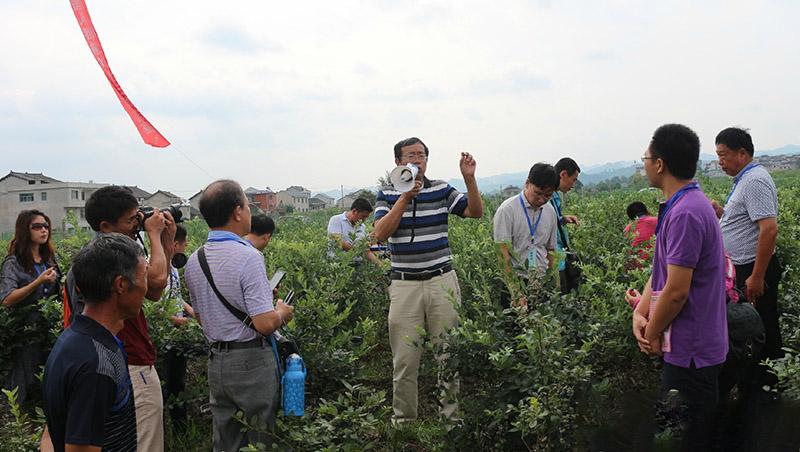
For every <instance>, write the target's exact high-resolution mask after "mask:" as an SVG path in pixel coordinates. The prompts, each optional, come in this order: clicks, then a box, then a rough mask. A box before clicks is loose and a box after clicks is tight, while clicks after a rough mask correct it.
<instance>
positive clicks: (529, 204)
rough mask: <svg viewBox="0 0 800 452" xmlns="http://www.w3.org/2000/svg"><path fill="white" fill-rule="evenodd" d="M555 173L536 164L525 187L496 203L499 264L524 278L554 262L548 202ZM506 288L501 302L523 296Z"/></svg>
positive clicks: (554, 224)
mask: <svg viewBox="0 0 800 452" xmlns="http://www.w3.org/2000/svg"><path fill="white" fill-rule="evenodd" d="M558 183H559V180H558V175H557V174H556V172H555V169H554V168H553V166H552V165H549V164H547V163H537V164H535V165H533V167H531V170H530V172H529V173H528V178H527V179H526V180H525V189H524V190H522V192H520V193H519V194H516V195H514V196H512V197H510V198H508V199H506V200H505V201H503V203H502V204H500V207H498V208H497V212H495V214H494V241H495V243H497V246H498V248H499V251H500V259H501V262H500V263H501V266H502V267H503V269H504V270H505V271H506V272H507V273H510V272H511V269H512V268H513V269H514V270H515V271H516V272H517V274H519V275H520V276H522V277H523V279H527V278H528V275H530V274H531V273H532V272H535V273H536V274H539V275H542V274H544V273H545V272H546V271H547V267H548V266H550V265H552V264H553V263H554V259H553V257H552V256H551V255H550V251H553V250H555V247H556V229H557V221H558V220H557V216H556V212H555V209H554V208H553V206H552V205H550V204H549V203H548V201H549V200H550V197H551V196H552V195H553V192H554V191H555V190H556V189H557V188H558ZM511 292H515V291H514V290H510V291H509V293H505V292H504V293H503V294H501V295H502V296H501V300H500V301H501V304H502V305H503V307H508V305H509V301H510V300H512V299H513V300H520V302H521V303H522V300H523V299H524V297H523V296H522V294H519V293H511Z"/></svg>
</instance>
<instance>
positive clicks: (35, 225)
mask: <svg viewBox="0 0 800 452" xmlns="http://www.w3.org/2000/svg"><path fill="white" fill-rule="evenodd" d="M31 229H33V230H34V231H38V230H40V229H47V230H48V231H49V230H50V225H49V224H48V223H31Z"/></svg>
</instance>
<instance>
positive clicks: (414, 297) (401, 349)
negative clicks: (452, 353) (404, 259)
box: [389, 271, 461, 422]
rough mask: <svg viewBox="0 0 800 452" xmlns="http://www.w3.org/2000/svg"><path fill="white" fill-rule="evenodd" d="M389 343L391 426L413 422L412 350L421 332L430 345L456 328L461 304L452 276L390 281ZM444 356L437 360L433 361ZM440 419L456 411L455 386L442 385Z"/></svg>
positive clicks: (415, 356) (415, 352)
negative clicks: (391, 385)
mask: <svg viewBox="0 0 800 452" xmlns="http://www.w3.org/2000/svg"><path fill="white" fill-rule="evenodd" d="M389 298H390V300H391V304H390V305H389V343H390V345H391V347H392V365H393V368H394V370H393V374H392V383H393V393H392V408H393V410H394V417H393V420H394V421H395V422H407V421H411V420H414V419H416V418H417V377H418V376H419V360H420V357H421V355H422V349H421V348H420V347H419V346H415V345H414V343H415V342H416V343H419V341H420V335H419V333H418V331H417V328H425V330H426V331H427V334H428V337H429V338H430V340H431V341H433V342H434V343H436V342H438V341H441V337H440V335H441V334H442V333H443V332H444V331H445V330H446V329H449V328H452V327H454V326H456V325H457V324H458V315H457V314H456V311H455V307H454V306H455V304H458V305H460V304H461V289H460V288H459V287H458V278H457V277H456V272H454V271H450V272H448V273H445V274H444V275H440V276H436V277H434V278H431V279H429V280H427V281H402V280H393V281H392V284H391V285H390V286H389ZM443 358H444V356H437V357H436V359H437V360H441V359H443ZM443 386H444V388H445V394H443V397H442V400H441V402H442V415H444V416H445V417H448V418H451V417H452V416H453V414H454V413H455V411H456V409H457V408H458V404H457V403H456V402H455V401H454V400H455V396H456V393H457V392H458V382H457V381H456V382H447V383H444V384H443Z"/></svg>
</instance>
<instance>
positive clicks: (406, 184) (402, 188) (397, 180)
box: [389, 163, 419, 193]
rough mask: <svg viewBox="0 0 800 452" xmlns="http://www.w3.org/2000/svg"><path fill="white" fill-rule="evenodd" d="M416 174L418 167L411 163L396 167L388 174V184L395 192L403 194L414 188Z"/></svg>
mask: <svg viewBox="0 0 800 452" xmlns="http://www.w3.org/2000/svg"><path fill="white" fill-rule="evenodd" d="M418 173H419V167H418V166H417V165H415V164H413V163H409V164H408V165H404V166H398V167H397V168H395V169H393V170H392V172H391V173H390V174H389V182H391V183H392V185H393V186H394V189H395V190H397V191H399V192H400V193H405V192H407V191H409V190H411V189H412V188H414V180H415V179H416V178H417V174H418Z"/></svg>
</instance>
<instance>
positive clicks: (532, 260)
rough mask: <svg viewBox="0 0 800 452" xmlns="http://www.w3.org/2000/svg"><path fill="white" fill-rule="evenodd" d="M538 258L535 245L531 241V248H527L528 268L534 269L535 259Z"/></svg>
mask: <svg viewBox="0 0 800 452" xmlns="http://www.w3.org/2000/svg"><path fill="white" fill-rule="evenodd" d="M537 259H538V255H537V253H536V247H535V246H534V245H533V243H531V249H530V250H528V268H529V269H534V268H536V261H537Z"/></svg>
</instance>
